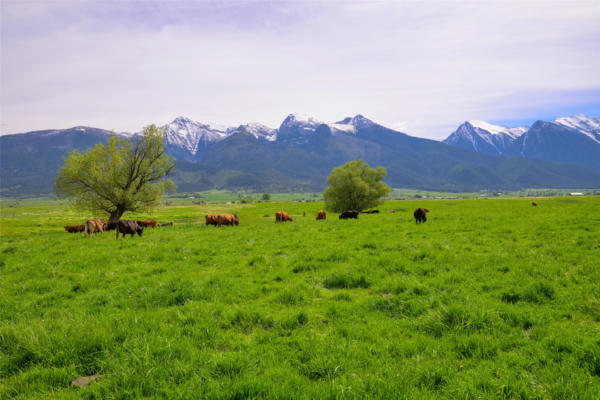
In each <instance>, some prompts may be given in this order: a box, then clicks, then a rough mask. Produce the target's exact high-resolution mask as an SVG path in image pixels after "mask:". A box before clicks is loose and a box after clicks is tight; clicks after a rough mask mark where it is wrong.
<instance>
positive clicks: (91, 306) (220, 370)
mask: <svg viewBox="0 0 600 400" xmlns="http://www.w3.org/2000/svg"><path fill="white" fill-rule="evenodd" d="M536 202H537V203H538V206H537V207H532V206H531V200H527V199H497V200H491V199H490V200H487V199H486V200H437V201H435V200H420V201H394V202H387V203H385V204H383V205H382V206H380V207H379V209H380V210H381V213H380V214H373V215H366V214H361V215H360V217H359V219H358V220H338V218H337V214H334V213H329V214H328V219H327V220H326V221H315V216H316V214H317V211H318V210H319V209H320V208H321V207H323V205H322V203H259V204H242V205H239V204H232V205H225V204H223V205H185V206H177V207H163V208H160V209H158V210H156V212H154V213H152V214H147V215H137V216H127V215H126V216H125V218H127V219H137V218H142V217H143V218H152V217H154V218H155V219H157V220H158V221H159V223H160V222H167V221H174V223H175V225H174V226H172V227H161V228H156V229H145V230H144V234H143V236H142V237H138V236H136V237H134V238H130V237H127V238H126V239H119V240H115V236H114V232H106V233H104V234H103V235H101V236H97V237H94V238H92V239H87V238H84V237H83V235H82V234H69V233H66V232H65V231H64V230H63V228H62V226H64V225H74V224H81V223H83V221H84V220H85V219H86V218H87V217H88V216H86V215H82V214H80V213H76V212H74V211H72V210H70V209H69V208H67V207H65V206H60V205H56V204H53V205H51V206H48V205H43V204H36V205H28V206H18V205H17V206H15V207H3V208H2V209H1V212H0V239H1V244H0V398H2V399H4V398H7V399H8V398H11V399H12V398H23V399H25V398H45V399H48V398H50V399H65V398H67V399H68V398H73V399H75V398H82V397H83V398H90V399H91V398H99V399H100V398H101V399H105V398H119V399H127V398H142V397H155V398H189V399H197V398H216V399H239V398H286V399H289V398H299V399H312V398H319V399H321V398H356V399H365V398H382V399H389V398H406V399H420V398H422V399H429V398H449V399H455V398H461V399H462V398H501V399H511V398H520V399H533V398H540V399H545V398H548V399H550V398H552V399H560V398H564V399H568V398H579V399H598V393H600V198H598V197H579V198H551V199H536ZM417 207H427V208H429V209H430V210H431V212H430V213H429V214H428V221H427V222H426V223H425V224H420V225H416V224H415V222H414V219H413V218H412V212H413V210H414V209H415V208H417ZM280 209H283V210H285V211H287V212H288V213H289V214H291V215H292V216H293V217H294V222H292V223H285V224H275V222H274V214H275V212H276V211H278V210H280ZM388 210H396V212H395V213H390V212H388ZM214 212H217V213H220V212H232V213H237V214H238V215H239V218H240V226H238V227H222V228H216V227H212V226H211V227H206V226H205V225H204V224H203V222H204V215H206V214H207V213H214ZM303 214H305V215H306V216H303ZM93 374H102V377H100V378H99V379H98V380H96V381H94V382H92V383H91V384H90V386H89V387H86V388H81V389H80V388H74V387H72V386H70V382H71V381H72V380H74V379H75V378H77V377H81V376H89V375H93Z"/></svg>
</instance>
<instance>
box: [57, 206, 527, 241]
mask: <svg viewBox="0 0 600 400" xmlns="http://www.w3.org/2000/svg"><path fill="white" fill-rule="evenodd" d="M534 205H536V204H534ZM428 212H429V210H428V209H427V208H417V209H416V210H415V212H414V213H413V216H414V217H415V222H416V223H417V224H418V223H422V222H426V221H427V213H428ZM360 213H362V214H379V210H369V211H357V210H346V211H344V212H342V213H341V214H340V216H339V219H358V214H360ZM304 215H306V214H304ZM326 219H327V213H326V212H325V211H324V210H319V212H318V213H317V218H316V220H317V221H319V220H326ZM293 221H294V219H293V218H292V217H290V215H289V214H288V213H287V212H285V211H277V212H276V213H275V222H293ZM205 223H206V225H207V226H208V225H214V226H216V227H221V226H223V225H230V226H238V225H239V224H240V220H239V218H238V216H237V215H234V214H208V215H206V217H205ZM157 226H173V222H172V221H171V222H166V223H162V224H160V225H159V224H158V223H157V222H156V221H155V220H153V219H145V220H137V221H130V220H121V221H118V222H103V221H101V220H99V219H88V220H87V221H85V224H83V225H71V226H65V231H67V232H69V233H79V232H84V234H85V235H87V237H90V238H91V237H92V236H93V235H95V234H96V233H102V232H104V231H111V230H115V231H116V233H117V235H116V238H117V239H118V238H119V234H122V235H123V238H124V237H125V235H131V237H134V236H135V234H137V235H138V236H142V234H143V233H144V228H147V227H151V228H156V227H157Z"/></svg>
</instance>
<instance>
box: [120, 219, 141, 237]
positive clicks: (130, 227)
mask: <svg viewBox="0 0 600 400" xmlns="http://www.w3.org/2000/svg"><path fill="white" fill-rule="evenodd" d="M143 232H144V228H143V227H142V226H140V225H139V224H138V223H137V221H119V222H117V239H118V238H119V233H122V234H123V237H125V235H127V234H130V235H131V237H133V235H135V234H136V233H137V234H138V235H139V236H142V233H143Z"/></svg>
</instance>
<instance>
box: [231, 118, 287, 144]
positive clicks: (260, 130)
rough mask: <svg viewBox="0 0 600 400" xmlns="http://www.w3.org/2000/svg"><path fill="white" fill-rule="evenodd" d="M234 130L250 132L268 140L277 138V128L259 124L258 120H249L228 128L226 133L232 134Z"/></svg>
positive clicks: (272, 140) (256, 136)
mask: <svg viewBox="0 0 600 400" xmlns="http://www.w3.org/2000/svg"><path fill="white" fill-rule="evenodd" d="M235 132H246V133H249V134H251V135H252V136H254V137H255V138H257V139H265V140H268V141H269V142H274V141H275V140H277V129H273V128H269V127H268V126H266V125H263V124H259V123H258V122H251V123H248V124H246V125H240V126H238V127H237V128H229V129H228V130H227V133H229V134H233V133H235Z"/></svg>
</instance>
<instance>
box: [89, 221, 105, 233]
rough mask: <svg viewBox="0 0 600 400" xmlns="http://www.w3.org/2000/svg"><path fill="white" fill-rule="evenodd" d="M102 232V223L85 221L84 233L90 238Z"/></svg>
mask: <svg viewBox="0 0 600 400" xmlns="http://www.w3.org/2000/svg"><path fill="white" fill-rule="evenodd" d="M102 231H104V223H103V222H102V221H100V220H99V219H88V220H87V221H85V233H86V234H87V235H88V236H89V237H92V234H95V233H98V232H99V233H102Z"/></svg>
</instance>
